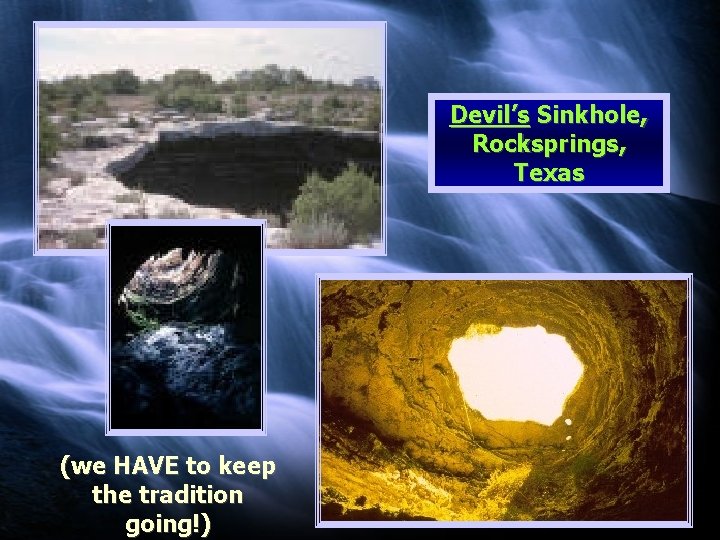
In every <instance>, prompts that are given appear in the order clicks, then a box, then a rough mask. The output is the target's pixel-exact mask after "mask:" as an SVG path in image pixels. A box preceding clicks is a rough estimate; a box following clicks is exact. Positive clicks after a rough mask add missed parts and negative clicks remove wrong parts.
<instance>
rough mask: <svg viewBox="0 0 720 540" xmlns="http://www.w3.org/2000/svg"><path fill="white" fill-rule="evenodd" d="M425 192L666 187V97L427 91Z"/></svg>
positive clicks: (643, 190)
mask: <svg viewBox="0 0 720 540" xmlns="http://www.w3.org/2000/svg"><path fill="white" fill-rule="evenodd" d="M428 139H429V146H428V167H429V170H428V190H429V191H430V192H433V193H528V192H536V193H537V192H543V193H668V192H669V191H670V95H669V94H646V93H643V94H428Z"/></svg>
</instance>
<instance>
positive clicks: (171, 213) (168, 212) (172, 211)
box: [157, 208, 192, 219]
mask: <svg viewBox="0 0 720 540" xmlns="http://www.w3.org/2000/svg"><path fill="white" fill-rule="evenodd" d="M157 217H158V218H159V219H189V218H191V217H192V214H191V213H190V210H188V209H187V208H165V209H163V211H162V212H160V214H158V216H157Z"/></svg>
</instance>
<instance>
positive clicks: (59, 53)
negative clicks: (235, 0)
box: [38, 26, 385, 82]
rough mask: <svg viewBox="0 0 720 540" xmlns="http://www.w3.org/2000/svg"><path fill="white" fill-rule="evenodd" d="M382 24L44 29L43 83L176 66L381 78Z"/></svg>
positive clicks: (214, 71)
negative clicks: (273, 67) (270, 68)
mask: <svg viewBox="0 0 720 540" xmlns="http://www.w3.org/2000/svg"><path fill="white" fill-rule="evenodd" d="M383 33H384V32H383V29H382V28H381V27H377V26H376V27H357V28H42V27H40V28H38V69H39V76H40V78H41V79H43V80H48V79H56V78H60V77H65V76H67V75H89V74H93V73H103V72H109V71H115V70H116V69H120V68H129V69H132V70H133V71H134V72H135V73H136V74H137V75H139V76H140V77H142V78H159V77H160V76H162V75H164V74H166V73H170V72H172V71H175V70H176V69H178V68H191V69H201V70H203V71H205V72H207V73H210V74H211V75H212V76H213V77H214V78H215V79H216V80H222V79H225V78H228V77H231V76H232V75H233V74H234V73H235V72H237V71H240V70H242V69H253V68H259V67H262V66H264V65H266V64H277V65H278V66H280V67H283V68H289V67H295V68H299V69H302V70H303V71H304V72H305V73H306V74H308V75H310V76H311V77H313V78H318V79H332V80H334V81H342V82H348V81H350V80H352V79H353V78H354V77H357V76H360V75H373V76H375V77H376V78H378V79H381V75H382V72H383V69H384V68H383V64H384V58H385V53H384V49H383V41H382V40H383Z"/></svg>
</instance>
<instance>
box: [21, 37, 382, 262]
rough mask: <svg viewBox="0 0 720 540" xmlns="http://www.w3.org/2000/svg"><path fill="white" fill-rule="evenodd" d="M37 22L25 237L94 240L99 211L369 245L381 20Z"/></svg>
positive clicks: (42, 241) (292, 243)
mask: <svg viewBox="0 0 720 540" xmlns="http://www.w3.org/2000/svg"><path fill="white" fill-rule="evenodd" d="M37 32H38V38H37V44H36V47H37V51H38V66H39V67H38V74H37V95H38V103H37V145H38V156H37V173H36V176H37V179H36V197H37V200H36V213H35V214H36V215H35V223H36V232H37V248H38V249H41V250H43V249H53V250H54V249H99V248H103V247H104V246H105V238H104V231H105V229H104V227H105V222H106V221H107V220H108V219H113V218H116V219H118V218H119V219H173V218H174V219H187V218H202V219H237V218H243V217H251V218H258V219H265V220H267V224H268V230H267V240H268V246H269V247H274V248H348V247H353V248H356V249H363V248H366V249H377V248H379V247H381V246H382V245H383V238H382V211H383V210H382V196H381V194H382V189H381V188H382V182H383V180H382V178H381V176H382V166H381V163H382V145H381V143H382V138H381V132H382V102H383V99H382V86H381V81H380V79H381V73H382V69H381V62H382V60H383V55H382V54H381V53H382V50H383V33H382V29H381V28H377V27H376V28H339V29H338V28H215V29H208V28H163V29H157V28H114V29H102V30H99V29H97V28H57V27H49V28H43V27H42V26H41V27H39V28H38V30H37ZM309 36H312V41H308V39H307V38H308V37H309ZM120 43H122V44H123V47H122V48H119V47H118V46H117V45H118V44H120ZM307 43H312V45H308V44H307ZM333 51H334V52H333ZM368 55H369V56H368Z"/></svg>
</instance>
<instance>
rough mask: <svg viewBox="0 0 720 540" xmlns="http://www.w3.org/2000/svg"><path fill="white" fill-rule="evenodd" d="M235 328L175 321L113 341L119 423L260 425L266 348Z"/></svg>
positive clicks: (116, 420) (114, 420)
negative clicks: (244, 340) (238, 336)
mask: <svg viewBox="0 0 720 540" xmlns="http://www.w3.org/2000/svg"><path fill="white" fill-rule="evenodd" d="M230 334H231V333H230V331H229V330H228V329H227V328H226V327H225V326H223V325H199V324H185V323H173V324H165V325H163V326H161V327H160V328H157V329H155V330H150V331H146V332H143V333H141V334H139V335H137V336H135V337H133V338H132V339H131V340H130V341H128V342H127V343H124V344H118V345H116V346H114V347H113V350H112V357H113V362H112V379H111V380H112V401H111V405H112V416H111V418H112V427H113V428H258V427H260V410H261V397H262V396H261V394H260V391H261V385H260V371H261V370H260V363H261V356H260V349H259V347H258V346H257V345H245V344H237V343H235V342H234V341H233V339H232V337H231V335H230Z"/></svg>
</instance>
